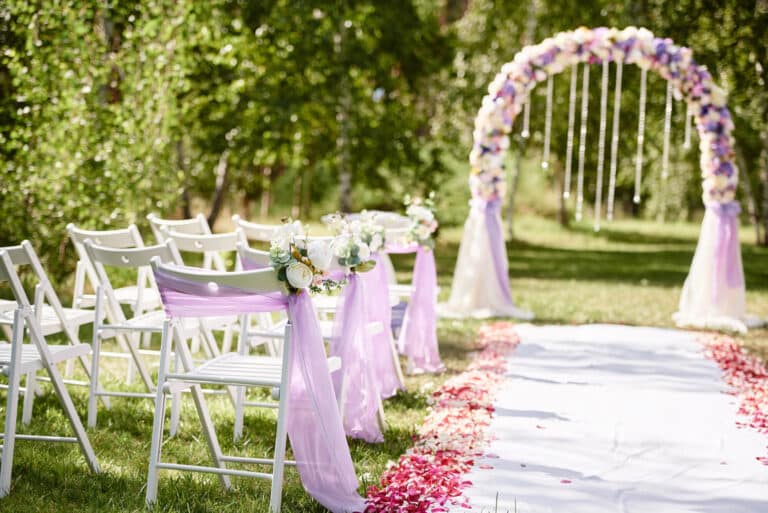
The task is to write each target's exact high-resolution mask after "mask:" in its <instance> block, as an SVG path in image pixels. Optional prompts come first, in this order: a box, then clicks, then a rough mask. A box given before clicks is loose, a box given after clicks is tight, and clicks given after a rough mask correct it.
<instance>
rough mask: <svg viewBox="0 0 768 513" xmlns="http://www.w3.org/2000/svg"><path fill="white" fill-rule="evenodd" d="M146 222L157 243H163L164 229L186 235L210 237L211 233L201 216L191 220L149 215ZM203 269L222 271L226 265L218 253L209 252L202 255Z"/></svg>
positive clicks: (164, 237)
mask: <svg viewBox="0 0 768 513" xmlns="http://www.w3.org/2000/svg"><path fill="white" fill-rule="evenodd" d="M147 220H148V221H149V226H150V227H151V228H152V233H153V234H154V235H155V239H156V240H157V242H158V243H162V242H165V239H166V235H165V233H163V229H164V228H165V229H166V230H168V231H171V232H175V233H183V234H187V235H211V234H212V233H213V232H212V231H211V227H210V226H208V221H207V220H206V219H205V216H204V215H203V214H197V216H195V217H193V218H191V219H163V218H160V217H158V216H156V215H155V214H149V215H148V216H147ZM203 269H217V270H219V271H224V270H226V265H225V264H224V259H223V258H221V255H220V254H219V253H218V252H210V253H205V254H204V255H203Z"/></svg>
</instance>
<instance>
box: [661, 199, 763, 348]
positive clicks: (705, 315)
mask: <svg viewBox="0 0 768 513" xmlns="http://www.w3.org/2000/svg"><path fill="white" fill-rule="evenodd" d="M738 214H739V206H738V203H736V202H732V203H728V204H710V205H707V209H706V213H705V214H704V220H703V222H702V225H701V234H700V235H699V243H698V245H697V246H696V254H695V255H694V257H693V262H692V263H691V270H690V272H689V273H688V278H686V280H685V285H683V292H682V294H681V296H680V306H679V310H678V312H677V313H676V314H674V316H673V318H674V320H675V322H676V323H677V325H678V326H689V327H695V328H708V329H717V330H729V331H738V332H742V333H743V332H746V331H747V327H748V326H749V325H751V324H756V321H755V320H750V319H749V318H748V317H747V315H746V301H745V290H744V272H743V270H742V261H741V250H740V247H739V239H738Z"/></svg>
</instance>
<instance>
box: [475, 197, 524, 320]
mask: <svg viewBox="0 0 768 513" xmlns="http://www.w3.org/2000/svg"><path fill="white" fill-rule="evenodd" d="M472 208H480V209H482V210H483V212H484V213H485V226H486V228H487V229H488V241H489V242H490V245H491V259H492V260H493V270H494V274H495V276H496V282H497V283H498V284H499V289H501V293H502V295H503V296H504V299H505V300H506V301H507V302H508V303H509V304H510V305H512V304H514V302H513V301H512V293H511V292H510V290H509V267H508V264H507V249H506V247H505V246H504V235H503V233H502V231H501V216H500V215H499V213H500V211H501V200H493V201H487V202H486V201H483V200H481V199H478V198H474V199H473V200H472Z"/></svg>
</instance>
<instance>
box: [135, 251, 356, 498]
mask: <svg viewBox="0 0 768 513" xmlns="http://www.w3.org/2000/svg"><path fill="white" fill-rule="evenodd" d="M152 266H153V271H154V274H155V278H156V280H157V283H158V286H159V288H160V293H161V295H162V299H163V305H164V308H165V310H166V314H167V318H166V320H165V323H164V326H163V338H162V347H161V364H160V370H159V374H158V390H157V394H156V398H155V416H154V424H153V431H152V443H151V450H150V463H149V471H148V477H147V493H146V501H147V504H148V505H151V504H154V503H155V502H156V501H157V491H158V472H159V471H160V470H164V469H167V470H174V471H193V472H208V473H214V474H217V475H218V476H219V479H220V481H221V483H222V484H223V485H224V486H225V487H227V488H229V486H230V484H231V483H230V479H229V476H231V475H235V476H241V477H255V478H266V479H269V480H271V482H272V489H271V494H270V510H271V511H272V512H279V511H280V506H281V495H282V484H283V469H284V466H285V465H292V464H295V465H296V466H297V469H298V471H299V475H300V477H301V480H302V483H303V485H304V487H305V489H306V490H307V491H308V492H309V493H310V494H311V495H312V496H314V497H316V498H317V499H318V501H320V502H321V503H322V504H323V505H324V506H325V507H327V508H328V509H330V510H332V511H362V509H363V508H364V503H363V500H362V499H361V498H360V497H359V496H358V495H357V492H356V489H357V486H358V483H357V479H356V477H355V474H354V466H353V465H352V460H351V457H350V454H349V448H348V446H347V442H346V439H345V437H344V431H343V427H342V424H341V418H340V415H339V410H338V408H337V407H336V399H335V396H334V392H333V387H332V384H331V375H330V372H331V369H332V368H333V367H334V366H338V362H336V363H335V364H334V361H333V360H331V361H329V360H327V359H326V356H325V351H324V347H323V341H322V335H321V333H320V329H319V326H318V323H317V316H316V313H315V311H314V308H313V306H312V302H311V300H310V298H309V295H308V294H307V291H306V290H304V289H297V288H295V287H293V286H291V285H290V282H288V281H286V280H287V278H286V274H285V267H282V268H278V269H274V268H272V267H271V266H270V267H264V268H259V269H254V270H245V271H237V272H219V271H212V270H204V269H199V268H188V267H182V266H178V265H168V264H165V263H162V262H161V261H160V260H155V261H153V264H152ZM310 272H311V271H310ZM281 277H282V279H281ZM302 279H303V278H302ZM303 280H304V281H303V282H306V280H305V279H303ZM309 282H310V283H311V282H312V277H311V276H310V278H309ZM294 283H298V282H297V281H296V280H294ZM271 311H287V317H288V322H287V323H286V324H285V326H284V331H283V340H282V344H281V345H282V347H283V351H282V355H281V356H280V357H269V356H252V355H248V354H247V351H246V346H247V337H248V335H247V332H246V331H245V330H242V331H241V332H240V336H239V341H238V352H237V353H228V354H225V355H221V356H218V357H216V358H213V359H212V360H209V361H207V362H205V363H203V364H201V365H195V363H194V362H193V361H192V357H191V354H190V352H189V349H188V348H187V347H186V343H185V340H184V338H183V337H180V336H179V329H178V327H179V323H180V322H183V320H184V319H188V318H201V317H210V316H228V315H238V316H240V324H241V326H248V325H249V321H248V316H250V315H252V314H253V313H257V312H271ZM172 346H175V350H176V351H177V352H178V354H180V355H181V363H182V369H180V370H178V371H175V372H170V371H169V360H170V354H171V348H172ZM203 385H216V386H220V385H231V386H235V387H239V388H241V387H261V388H267V389H269V390H271V391H272V395H273V396H274V397H275V398H277V401H278V402H277V403H276V404H273V405H271V406H272V407H276V408H277V428H276V436H275V450H274V457H273V458H248V457H241V456H228V455H225V454H223V452H222V450H221V447H220V444H219V442H218V438H217V435H216V431H215V429H214V426H213V423H212V421H211V418H210V414H209V412H208V408H207V405H206V401H205V398H204V396H203V393H202V388H201V387H202V386H203ZM180 388H189V389H190V390H191V392H192V395H193V398H194V400H195V407H196V410H197V413H198V416H199V418H200V422H201V424H202V426H203V432H204V435H205V439H206V441H207V445H208V449H209V452H210V455H211V458H212V460H213V465H212V466H202V465H189V464H181V463H168V462H165V461H163V460H162V459H161V448H162V446H163V423H164V418H165V393H164V390H166V389H172V390H178V389H180ZM240 397H241V398H242V396H240ZM241 404H242V402H241ZM262 406H268V405H267V404H263V405H262ZM240 411H242V408H241V409H240ZM236 422H237V421H236ZM236 429H238V428H237V427H236ZM239 429H242V424H241V425H240V426H239ZM286 434H287V435H288V436H289V437H290V439H291V446H292V450H293V454H294V456H295V458H296V461H295V462H290V461H286V460H285V447H286ZM230 464H236V465H247V464H254V465H267V466H270V467H271V468H272V471H271V472H269V473H265V472H254V471H250V470H241V469H233V468H230V467H229V465H230Z"/></svg>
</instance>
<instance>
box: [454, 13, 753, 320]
mask: <svg viewBox="0 0 768 513" xmlns="http://www.w3.org/2000/svg"><path fill="white" fill-rule="evenodd" d="M606 61H608V62H610V61H613V62H618V61H621V62H623V63H624V64H635V65H637V66H639V67H640V68H644V69H647V70H651V71H654V72H656V73H657V74H658V75H659V76H661V77H662V78H664V79H665V80H667V81H669V82H670V83H671V87H672V91H673V94H674V95H675V97H676V98H677V99H683V100H685V101H686V102H687V104H688V106H689V108H690V109H691V111H692V112H693V115H694V118H695V121H696V126H697V129H698V133H699V140H700V144H699V147H700V150H701V176H702V186H703V200H704V204H705V206H706V214H705V218H704V222H703V224H702V231H701V236H700V239H699V244H698V246H697V249H696V255H695V257H694V260H693V263H692V265H691V270H690V273H689V275H688V278H687V280H686V282H685V285H684V288H683V293H682V297H681V300H680V310H679V312H678V313H677V314H675V318H676V320H677V321H678V323H679V324H681V325H695V326H702V327H703V326H708V327H715V328H728V329H738V330H743V329H746V328H745V325H744V318H745V314H744V310H745V304H744V279H743V271H742V263H741V252H740V248H739V242H738V234H737V226H738V213H739V204H738V202H736V201H735V192H736V185H737V182H738V170H737V168H736V165H735V163H734V151H733V137H732V136H731V132H732V130H733V121H732V120H731V116H730V112H729V111H728V107H727V105H726V94H725V92H724V91H723V90H722V89H720V88H719V87H717V86H716V85H715V84H714V83H713V81H712V76H711V74H710V73H709V71H707V69H706V67H704V66H701V65H699V64H697V63H696V61H695V60H694V59H693V52H692V51H691V50H690V49H689V48H685V47H681V46H677V45H675V44H674V43H673V42H672V41H671V40H670V39H663V38H658V37H654V35H653V34H652V33H651V32H650V31H648V30H646V29H643V28H636V27H627V28H625V29H616V28H597V29H587V28H579V29H577V30H574V31H571V32H562V33H560V34H557V35H556V36H554V37H552V38H548V39H545V40H544V41H542V42H541V43H539V44H537V45H533V46H528V47H525V48H523V49H522V50H521V51H520V52H518V53H517V55H515V58H514V60H512V62H509V63H507V64H505V65H504V66H502V68H501V72H500V73H499V74H498V75H496V78H495V79H494V80H493V82H491V84H490V86H489V87H488V94H487V95H486V96H485V97H484V98H483V101H482V106H481V107H480V110H479V112H478V115H477V118H476V120H475V130H474V146H473V148H472V151H471V153H470V158H469V160H470V164H471V174H470V178H469V185H470V190H471V192H472V202H471V205H472V208H471V210H470V214H469V217H468V219H467V222H466V224H465V230H464V236H463V238H462V243H461V248H460V251H459V259H458V261H457V264H456V271H455V273H454V282H453V289H452V292H451V299H450V301H449V303H448V304H447V305H446V312H447V313H448V314H451V313H453V314H456V315H460V314H461V315H467V314H469V315H474V316H488V315H513V316H518V317H531V316H532V315H531V314H529V313H528V312H524V311H521V310H519V309H517V308H516V307H515V306H514V304H513V302H512V299H511V294H510V292H509V280H508V276H507V258H506V248H505V246H504V241H503V233H502V230H501V219H500V214H499V212H500V208H501V201H502V199H503V198H504V195H505V183H504V164H503V163H504V158H505V155H506V152H507V149H508V148H509V135H508V134H509V133H510V131H511V130H512V126H513V122H514V120H515V118H516V117H517V115H518V114H519V113H520V112H521V111H522V109H523V104H524V103H525V101H526V98H527V97H528V95H529V94H530V92H531V91H532V90H533V88H534V87H535V86H536V84H537V83H539V82H543V81H545V80H547V78H548V77H549V76H550V75H554V74H558V73H560V72H562V71H564V70H565V69H567V68H569V67H570V66H573V65H578V64H580V63H589V64H600V63H603V62H606ZM488 253H490V254H491V256H492V260H493V263H494V271H495V273H494V274H495V276H494V279H493V280H489V281H488V282H487V283H483V280H478V279H477V278H476V277H475V276H474V275H473V274H472V272H473V271H469V272H468V269H469V270H472V269H479V268H481V267H479V266H481V265H483V262H484V261H485V262H487V260H488ZM489 287H490V288H491V289H492V290H489Z"/></svg>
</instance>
